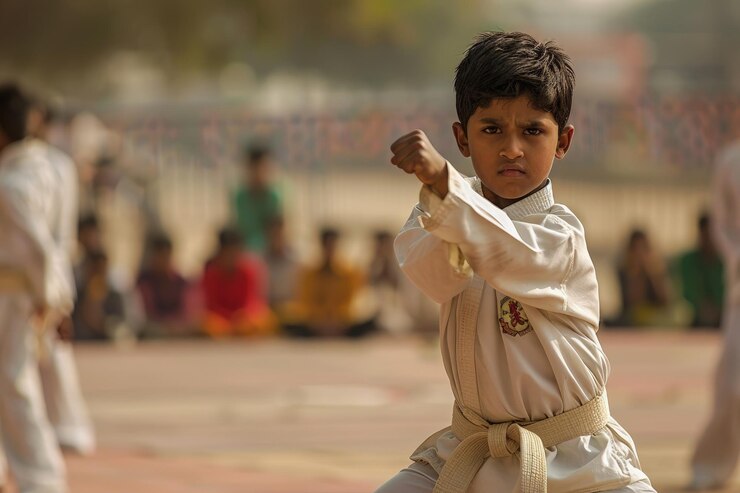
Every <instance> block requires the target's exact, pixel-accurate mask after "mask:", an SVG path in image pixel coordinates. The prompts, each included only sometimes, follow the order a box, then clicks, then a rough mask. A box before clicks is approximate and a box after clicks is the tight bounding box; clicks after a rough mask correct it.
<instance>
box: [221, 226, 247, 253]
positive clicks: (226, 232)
mask: <svg viewBox="0 0 740 493" xmlns="http://www.w3.org/2000/svg"><path fill="white" fill-rule="evenodd" d="M241 244H242V235H241V234H240V233H239V231H237V230H236V229H235V228H224V229H222V230H221V231H219V232H218V246H219V248H221V249H223V248H226V247H233V246H241Z"/></svg>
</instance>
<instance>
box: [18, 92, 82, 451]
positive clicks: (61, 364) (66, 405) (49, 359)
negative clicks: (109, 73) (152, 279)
mask: <svg viewBox="0 0 740 493" xmlns="http://www.w3.org/2000/svg"><path fill="white" fill-rule="evenodd" d="M53 117H54V115H53V113H52V111H51V109H50V108H49V107H48V106H47V105H46V104H45V103H43V102H42V101H39V100H34V101H33V104H32V106H31V110H30V112H29V115H28V133H29V135H30V136H32V137H35V138H36V139H38V140H39V141H41V142H43V143H45V144H46V147H47V154H48V159H49V161H50V163H51V166H52V170H53V171H54V173H55V174H56V178H57V180H58V183H59V186H58V187H57V188H56V189H55V193H56V196H55V197H54V201H55V203H56V204H57V205H58V209H57V213H56V214H55V217H54V224H53V226H52V235H53V238H54V241H55V242H56V243H57V246H58V247H59V248H60V249H61V251H62V252H66V254H67V259H68V262H67V265H66V266H65V273H66V276H67V282H68V283H69V284H70V286H72V287H74V285H75V280H74V271H73V266H72V262H73V259H74V256H75V253H76V250H77V215H78V210H77V202H78V200H77V199H78V190H79V181H78V177H77V167H76V165H75V163H74V162H73V161H72V159H71V158H70V157H69V156H68V155H67V154H65V153H64V152H63V151H61V150H60V149H58V148H57V147H55V146H53V145H51V144H49V139H48V138H47V137H48V133H49V131H50V125H51V123H52V119H53ZM60 328H61V330H56V329H57V327H47V328H46V330H45V332H44V337H43V339H42V341H43V348H44V350H43V351H42V354H41V359H40V364H39V370H40V372H41V383H42V386H43V389H44V400H45V402H46V410H47V413H48V416H49V421H50V422H51V424H52V426H53V427H54V432H55V434H56V437H57V440H58V442H59V445H60V446H61V447H62V450H65V451H70V452H74V453H78V454H83V455H86V454H90V453H92V452H93V450H94V449H95V434H94V432H93V427H92V423H91V421H90V418H89V416H88V412H87V407H86V406H85V401H84V398H83V396H82V391H81V389H80V382H79V377H78V375H77V366H76V365H75V361H74V354H73V352H72V344H71V338H72V330H73V328H72V320H71V318H70V317H65V318H64V320H63V321H62V324H61V326H60Z"/></svg>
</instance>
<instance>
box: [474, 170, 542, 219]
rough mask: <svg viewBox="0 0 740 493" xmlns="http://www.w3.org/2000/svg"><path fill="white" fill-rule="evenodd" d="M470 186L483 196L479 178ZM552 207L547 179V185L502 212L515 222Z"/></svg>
mask: <svg viewBox="0 0 740 493" xmlns="http://www.w3.org/2000/svg"><path fill="white" fill-rule="evenodd" d="M472 185H473V189H474V190H475V191H476V192H478V193H479V194H481V195H483V188H482V186H481V181H480V179H479V178H477V177H476V178H475V181H474V182H473V183H472ZM553 205H555V197H554V196H553V194H552V181H551V180H550V179H549V178H548V179H547V185H545V186H544V187H542V188H541V189H540V190H538V191H537V192H535V193H533V194H532V195H530V196H529V197H525V198H523V199H522V200H520V201H518V202H515V203H513V204H511V205H510V206H508V207H506V208H504V209H503V211H504V212H505V213H506V214H507V215H508V216H509V217H510V218H511V219H514V220H516V219H522V218H524V217H527V216H530V215H532V214H543V213H547V212H548V211H549V210H550V208H551V207H552V206H553Z"/></svg>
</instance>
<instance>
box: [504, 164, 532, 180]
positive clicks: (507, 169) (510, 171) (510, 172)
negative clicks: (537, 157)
mask: <svg viewBox="0 0 740 493" xmlns="http://www.w3.org/2000/svg"><path fill="white" fill-rule="evenodd" d="M498 174H499V175H502V176H506V177H510V178H516V177H518V176H524V175H526V174H527V173H526V172H525V171H524V167H523V166H520V165H518V164H507V165H505V166H503V167H502V168H501V169H500V170H499V172H498Z"/></svg>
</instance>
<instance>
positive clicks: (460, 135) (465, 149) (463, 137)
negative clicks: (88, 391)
mask: <svg viewBox="0 0 740 493" xmlns="http://www.w3.org/2000/svg"><path fill="white" fill-rule="evenodd" d="M452 133H453V134H455V142H457V148H458V149H460V153H461V154H462V155H463V156H464V157H470V145H468V136H467V134H466V133H465V129H464V128H463V126H462V123H460V122H455V123H453V124H452Z"/></svg>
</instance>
